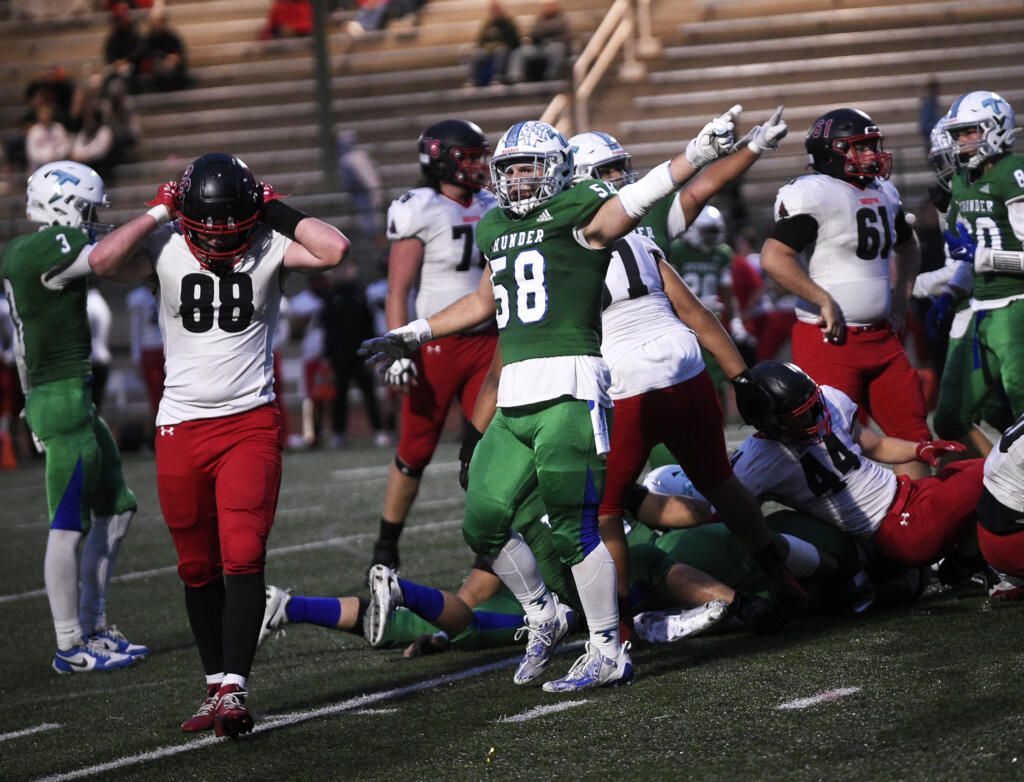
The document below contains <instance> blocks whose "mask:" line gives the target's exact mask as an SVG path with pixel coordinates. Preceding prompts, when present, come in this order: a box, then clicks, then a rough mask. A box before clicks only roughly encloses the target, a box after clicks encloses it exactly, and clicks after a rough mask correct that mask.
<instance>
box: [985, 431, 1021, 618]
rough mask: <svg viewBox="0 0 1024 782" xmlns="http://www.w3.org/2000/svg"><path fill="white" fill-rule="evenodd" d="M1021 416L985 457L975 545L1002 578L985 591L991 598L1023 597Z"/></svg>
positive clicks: (1013, 598) (1010, 598)
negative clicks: (976, 542)
mask: <svg viewBox="0 0 1024 782" xmlns="http://www.w3.org/2000/svg"><path fill="white" fill-rule="evenodd" d="M1022 434H1024V415H1022V416H1021V417H1020V418H1018V419H1017V421H1016V423H1014V425H1013V426H1011V427H1010V428H1009V429H1007V430H1006V431H1005V432H1003V436H1002V437H1001V438H1000V439H999V444H998V445H997V446H996V447H994V448H993V449H992V450H991V451H989V454H988V457H987V458H986V459H985V478H984V485H985V488H984V490H983V491H982V493H981V499H980V500H979V501H978V545H979V546H980V547H981V553H982V555H984V557H985V561H986V562H988V564H989V565H991V566H992V567H993V568H994V569H995V570H996V571H997V572H998V573H999V575H1000V576H1001V577H1002V579H1001V580H1000V582H999V583H997V584H995V585H994V586H993V587H992V588H991V589H990V590H989V597H991V598H992V599H994V600H1024V535H1022V534H1021V533H1022V532H1024V440H1022V439H1021V435H1022Z"/></svg>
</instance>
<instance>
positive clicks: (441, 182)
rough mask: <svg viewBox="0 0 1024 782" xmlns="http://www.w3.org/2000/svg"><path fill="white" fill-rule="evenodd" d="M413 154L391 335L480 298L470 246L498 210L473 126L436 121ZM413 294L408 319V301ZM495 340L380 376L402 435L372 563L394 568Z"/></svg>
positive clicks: (440, 351)
mask: <svg viewBox="0 0 1024 782" xmlns="http://www.w3.org/2000/svg"><path fill="white" fill-rule="evenodd" d="M417 145H418V148H419V162H420V171H421V173H422V185H421V186H420V187H416V188H414V189H412V190H410V191H408V192H407V193H405V194H404V195H402V196H401V197H400V198H398V199H397V200H396V201H394V202H392V204H391V206H390V207H389V208H388V218H387V221H388V225H387V235H388V239H389V240H391V252H390V254H389V256H388V294H387V302H386V315H387V327H388V329H396V328H399V327H400V326H404V325H405V324H407V323H409V322H410V321H411V320H413V319H414V318H416V317H419V318H426V317H428V316H430V315H433V314H434V313H436V312H440V311H441V310H443V309H444V308H445V307H447V306H448V305H449V304H451V303H452V302H454V301H456V300H457V299H461V298H462V297H463V296H465V295H466V294H469V293H472V292H474V291H475V290H476V289H477V286H478V285H479V284H480V276H481V274H483V268H484V264H485V261H484V257H483V255H481V253H480V251H479V250H478V249H477V246H476V241H475V238H476V224H477V222H478V221H479V220H480V218H481V217H482V216H483V215H484V213H485V212H486V211H488V210H489V209H491V208H492V207H493V206H494V205H495V200H494V196H493V195H491V193H490V192H489V191H488V190H485V189H483V188H484V186H485V185H486V184H487V182H488V176H489V175H488V168H487V165H488V156H489V154H490V146H489V145H488V143H487V137H486V136H484V134H483V131H482V130H480V128H479V127H478V126H477V125H475V124H473V123H472V122H467V121H466V120H461V119H446V120H442V121H441V122H437V123H435V124H433V125H431V126H430V127H429V128H427V129H426V130H425V131H423V135H422V136H420V138H419V141H418V142H417ZM417 287H418V289H419V290H418V292H417V293H416V298H415V310H416V311H415V313H412V312H410V311H409V298H410V293H411V292H412V290H413V289H414V288H417ZM497 340H498V337H497V328H496V327H495V325H494V320H493V319H491V320H489V321H487V323H485V324H483V325H482V326H480V327H477V328H475V329H472V330H470V331H467V332H465V333H460V334H454V335H452V336H450V337H445V338H444V339H439V340H435V341H434V342H432V343H430V345H427V346H424V347H423V348H422V349H420V350H417V351H416V352H415V353H413V355H411V356H409V357H408V358H402V359H399V360H398V361H396V362H395V363H393V364H391V366H389V367H388V368H387V370H386V371H385V372H384V379H385V381H386V382H387V384H388V385H389V386H392V387H394V388H401V389H403V390H404V391H405V394H404V395H403V398H402V434H401V439H400V440H399V443H398V452H397V453H396V454H395V461H394V463H393V464H392V465H391V468H390V470H389V472H388V482H387V488H386V489H385V495H384V509H383V511H382V513H381V519H380V529H379V533H378V537H377V542H376V543H375V544H374V547H373V559H372V562H371V564H383V565H387V566H388V567H390V568H393V569H398V566H399V564H400V560H399V556H398V538H399V536H400V535H401V534H402V527H403V526H404V525H405V520H406V517H407V516H408V514H409V509H410V508H411V507H412V504H413V502H414V500H415V499H416V494H417V492H419V487H420V479H421V478H422V476H423V470H424V469H425V468H426V466H427V465H428V464H429V463H430V459H431V458H432V457H433V455H434V449H435V448H436V447H437V441H438V439H439V438H440V436H441V432H442V430H443V428H444V422H445V419H446V418H447V417H448V409H449V408H450V407H451V404H452V400H453V399H455V398H456V397H459V399H460V401H461V403H462V410H463V413H464V414H465V416H466V418H467V419H468V418H469V417H470V416H472V414H473V405H474V404H475V402H476V396H477V393H478V392H479V390H480V384H481V383H482V382H483V378H484V375H486V374H487V367H488V366H490V363H491V357H492V356H493V355H494V348H495V346H496V345H497Z"/></svg>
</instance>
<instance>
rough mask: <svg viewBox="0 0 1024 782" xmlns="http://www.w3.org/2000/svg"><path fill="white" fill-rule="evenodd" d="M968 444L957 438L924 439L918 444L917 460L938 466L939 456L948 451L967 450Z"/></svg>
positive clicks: (958, 451)
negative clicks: (959, 441)
mask: <svg viewBox="0 0 1024 782" xmlns="http://www.w3.org/2000/svg"><path fill="white" fill-rule="evenodd" d="M966 450H967V446H966V445H964V444H963V443H958V442H957V441H956V440H924V441H922V442H920V443H918V444H917V451H916V453H917V460H918V461H921V462H925V463H926V464H930V465H931V466H932V467H937V466H938V464H939V457H940V456H942V455H943V454H947V453H960V452H962V451H966Z"/></svg>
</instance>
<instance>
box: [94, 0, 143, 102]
mask: <svg viewBox="0 0 1024 782" xmlns="http://www.w3.org/2000/svg"><path fill="white" fill-rule="evenodd" d="M110 23H111V27H110V32H109V33H108V34H107V39H106V41H105V42H104V44H103V59H104V61H105V62H106V63H107V74H106V81H108V82H109V81H110V80H111V79H124V81H125V83H126V84H127V86H128V90H129V91H130V92H134V91H135V87H136V75H137V71H138V65H139V57H140V56H141V54H142V36H141V35H140V34H139V29H138V27H137V26H136V24H135V19H134V18H133V17H132V9H131V8H129V7H128V4H127V3H114V5H113V6H111V9H110Z"/></svg>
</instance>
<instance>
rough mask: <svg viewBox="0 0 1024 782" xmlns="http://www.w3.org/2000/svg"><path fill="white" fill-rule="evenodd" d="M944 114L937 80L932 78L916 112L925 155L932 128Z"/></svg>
mask: <svg viewBox="0 0 1024 782" xmlns="http://www.w3.org/2000/svg"><path fill="white" fill-rule="evenodd" d="M945 113H946V110H945V109H944V108H943V106H942V101H941V99H940V97H939V80H938V79H936V78H935V77H934V76H932V77H931V78H930V79H929V80H928V85H927V92H925V94H924V95H922V96H921V106H920V109H919V110H918V120H917V127H918V130H920V132H921V139H922V141H923V142H924V151H925V154H927V153H928V149H929V148H930V147H931V137H932V128H934V127H935V123H936V122H938V121H939V118H940V117H942V115H943V114H945Z"/></svg>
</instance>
